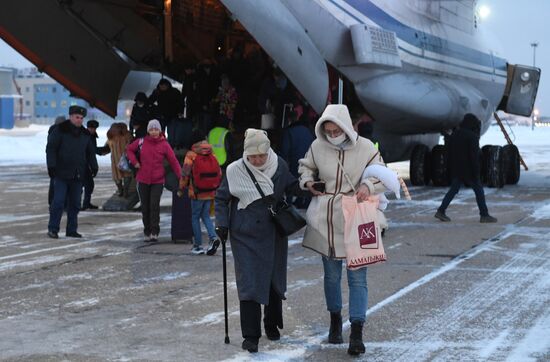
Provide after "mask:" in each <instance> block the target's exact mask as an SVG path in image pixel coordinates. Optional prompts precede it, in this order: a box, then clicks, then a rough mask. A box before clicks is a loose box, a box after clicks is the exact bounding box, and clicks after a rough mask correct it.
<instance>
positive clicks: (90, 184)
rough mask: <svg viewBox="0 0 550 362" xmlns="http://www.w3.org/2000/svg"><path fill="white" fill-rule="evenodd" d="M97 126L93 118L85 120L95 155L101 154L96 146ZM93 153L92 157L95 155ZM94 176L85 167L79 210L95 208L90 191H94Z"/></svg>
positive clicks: (97, 123)
mask: <svg viewBox="0 0 550 362" xmlns="http://www.w3.org/2000/svg"><path fill="white" fill-rule="evenodd" d="M98 127H99V122H97V121H96V120H95V119H91V120H89V121H88V122H86V129H87V130H88V132H90V137H91V141H92V143H93V145H94V153H95V155H101V153H100V152H99V150H98V148H97V138H98V136H97V133H96V130H97V128H98ZM95 155H94V157H95ZM94 187H95V183H94V176H92V170H91V169H90V168H87V169H86V173H85V175H84V200H82V208H81V209H80V210H87V209H90V210H95V209H97V206H96V205H94V204H92V193H93V192H94Z"/></svg>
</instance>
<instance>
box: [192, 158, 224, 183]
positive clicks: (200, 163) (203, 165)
mask: <svg viewBox="0 0 550 362" xmlns="http://www.w3.org/2000/svg"><path fill="white" fill-rule="evenodd" d="M191 173H192V177H193V185H194V186H195V189H196V190H197V192H208V191H214V190H216V189H217V188H218V187H219V186H220V184H221V181H222V173H221V169H220V165H219V164H218V161H217V160H216V157H215V156H214V155H213V154H209V155H201V154H197V157H195V161H194V162H193V170H192V172H191Z"/></svg>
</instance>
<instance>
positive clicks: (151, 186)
mask: <svg viewBox="0 0 550 362" xmlns="http://www.w3.org/2000/svg"><path fill="white" fill-rule="evenodd" d="M138 150H139V156H138V154H137V153H138ZM126 155H127V156H128V160H129V161H130V163H131V164H132V165H134V167H135V168H136V169H137V173H136V181H137V183H138V187H137V189H138V193H139V200H140V202H141V215H142V220H143V234H144V235H145V241H146V242H152V243H155V242H157V241H158V237H159V233H160V198H161V196H162V190H163V189H164V181H165V175H166V172H165V170H164V161H168V163H169V164H170V167H171V168H172V171H173V172H174V174H176V175H178V176H179V175H180V174H181V167H180V164H179V162H178V159H177V158H176V155H175V154H174V151H173V150H172V147H170V145H169V144H168V141H166V138H165V137H164V135H163V134H162V131H161V125H160V122H159V121H158V120H156V119H152V120H150V121H149V123H148V124H147V136H145V137H144V138H143V141H142V142H141V150H140V139H137V140H135V141H134V142H132V143H130V144H129V145H128V148H127V149H126ZM178 178H179V177H178ZM178 182H179V180H178Z"/></svg>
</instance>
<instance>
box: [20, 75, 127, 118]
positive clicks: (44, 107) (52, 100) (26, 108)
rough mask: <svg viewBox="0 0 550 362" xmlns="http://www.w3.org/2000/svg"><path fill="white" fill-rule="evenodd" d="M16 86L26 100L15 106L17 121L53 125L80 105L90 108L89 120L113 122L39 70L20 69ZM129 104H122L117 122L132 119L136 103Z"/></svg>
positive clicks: (120, 104) (119, 104)
mask: <svg viewBox="0 0 550 362" xmlns="http://www.w3.org/2000/svg"><path fill="white" fill-rule="evenodd" d="M15 83H16V84H17V86H18V87H19V90H20V92H21V96H22V97H23V101H22V104H21V105H19V104H16V105H15V114H16V118H21V119H25V120H29V122H30V123H38V124H52V123H53V121H54V120H55V118H56V117H58V116H65V117H68V113H69V107H70V106H72V105H79V106H82V107H86V108H87V109H88V116H87V117H86V119H97V120H98V121H100V123H103V122H101V121H105V123H111V122H112V121H113V119H112V118H111V117H110V116H108V115H106V114H105V113H103V112H101V111H100V110H98V109H96V108H91V107H90V105H89V104H88V102H86V101H84V100H82V99H80V98H75V97H71V93H70V92H69V90H67V89H66V88H65V87H63V86H62V85H61V84H59V83H57V82H56V81H55V79H53V78H50V77H49V76H48V75H46V74H44V73H41V72H39V71H38V70H37V69H36V68H25V69H18V70H17V72H16V76H15ZM128 103H129V102H119V103H118V112H117V114H118V117H117V119H119V120H122V121H126V120H128V118H129V114H128V109H130V110H131V106H132V104H133V102H130V104H128Z"/></svg>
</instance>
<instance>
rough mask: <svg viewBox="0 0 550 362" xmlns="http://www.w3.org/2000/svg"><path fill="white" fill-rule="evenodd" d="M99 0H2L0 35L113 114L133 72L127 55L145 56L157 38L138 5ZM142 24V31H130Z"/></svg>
mask: <svg viewBox="0 0 550 362" xmlns="http://www.w3.org/2000/svg"><path fill="white" fill-rule="evenodd" d="M132 2H135V1H130V2H128V1H127V2H126V5H127V6H130V5H131V3H132ZM100 3H101V2H100V1H98V2H92V1H75V2H70V4H67V5H64V4H63V2H62V1H33V0H9V1H3V2H2V11H0V37H1V38H3V39H4V40H5V41H6V42H7V43H8V44H9V45H11V46H12V47H13V48H14V49H16V50H17V51H18V52H19V53H21V54H22V55H23V56H25V57H26V58H27V59H28V60H29V61H30V62H32V63H33V64H35V65H36V67H37V68H38V69H39V70H40V71H42V72H45V73H48V74H49V75H50V76H51V77H52V78H54V79H55V80H57V81H58V82H59V83H61V84H62V85H63V86H64V87H65V88H67V89H68V90H69V91H70V92H71V93H72V94H73V95H75V96H77V97H80V98H83V99H85V100H87V101H88V102H89V103H90V104H91V105H92V106H93V107H97V108H99V109H101V110H102V111H103V112H105V113H106V114H108V115H111V116H115V115H116V109H117V100H118V97H119V93H120V89H121V87H122V84H123V82H124V80H125V79H126V76H127V75H128V72H129V71H130V65H129V64H131V61H129V60H128V59H124V57H125V56H126V55H124V54H130V55H131V56H134V57H138V58H139V57H144V56H145V55H146V54H143V53H144V52H147V53H149V52H151V50H150V49H154V43H153V42H154V39H151V36H147V34H144V31H143V29H144V24H143V23H144V21H143V19H141V18H140V17H139V16H137V15H136V14H135V11H134V10H132V9H130V8H129V7H121V6H115V5H113V6H112V8H110V9H109V8H108V7H106V6H108V5H105V4H100ZM138 27H139V29H141V30H142V31H136V32H134V31H132V28H136V29H137V28H138ZM145 29H146V27H145ZM136 34H140V38H137V37H136ZM148 43H153V46H151V47H150V48H147V44H148ZM123 51H124V52H123Z"/></svg>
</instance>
